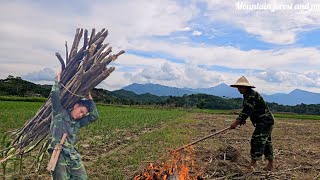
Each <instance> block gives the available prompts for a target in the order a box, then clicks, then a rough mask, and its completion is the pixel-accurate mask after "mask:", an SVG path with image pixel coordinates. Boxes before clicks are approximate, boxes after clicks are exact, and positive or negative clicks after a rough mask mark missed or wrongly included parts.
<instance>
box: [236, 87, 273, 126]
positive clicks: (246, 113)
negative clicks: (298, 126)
mask: <svg viewBox="0 0 320 180" xmlns="http://www.w3.org/2000/svg"><path fill="white" fill-rule="evenodd" d="M248 117H250V120H251V121H252V124H253V125H254V126H255V125H256V124H259V123H263V124H264V125H273V124H274V117H273V115H272V113H271V112H270V110H269V108H268V106H267V103H266V102H265V101H264V100H263V98H262V96H261V95H260V94H259V93H258V92H257V91H254V90H252V89H250V91H249V92H248V93H247V94H244V95H243V109H242V111H241V113H240V114H239V116H238V118H237V120H240V121H241V124H244V123H245V121H246V119H247V118H248Z"/></svg>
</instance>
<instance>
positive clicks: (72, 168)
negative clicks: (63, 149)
mask: <svg viewBox="0 0 320 180" xmlns="http://www.w3.org/2000/svg"><path fill="white" fill-rule="evenodd" d="M52 177H53V179H54V180H65V179H76V180H78V179H79V180H82V179H88V177H87V173H86V170H85V168H84V165H83V164H82V162H81V159H80V158H79V159H71V158H70V156H68V155H64V154H63V153H61V154H60V156H59V159H58V162H57V165H56V168H55V170H54V171H53V172H52Z"/></svg>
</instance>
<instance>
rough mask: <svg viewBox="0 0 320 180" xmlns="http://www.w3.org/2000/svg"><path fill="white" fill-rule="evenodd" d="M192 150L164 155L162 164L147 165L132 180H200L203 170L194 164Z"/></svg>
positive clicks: (161, 159)
mask: <svg viewBox="0 0 320 180" xmlns="http://www.w3.org/2000/svg"><path fill="white" fill-rule="evenodd" d="M194 159H195V156H194V153H193V150H192V149H191V148H188V149H186V150H183V151H179V152H177V151H173V152H171V153H168V154H165V155H164V156H163V157H162V158H160V161H161V162H162V163H149V164H148V165H147V166H146V168H145V169H144V170H143V171H142V172H140V173H139V174H138V175H136V176H135V177H134V180H193V179H201V178H200V177H201V175H202V174H203V170H202V169H203V168H201V167H200V168H199V167H197V166H196V164H195V161H194Z"/></svg>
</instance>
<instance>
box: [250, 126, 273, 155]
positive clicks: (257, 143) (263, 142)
mask: <svg viewBox="0 0 320 180" xmlns="http://www.w3.org/2000/svg"><path fill="white" fill-rule="evenodd" d="M272 128H273V126H272V125H271V126H270V125H264V124H256V128H255V130H254V132H253V134H252V138H251V151H250V153H251V159H253V160H260V159H262V155H264V156H265V159H267V160H273V159H274V156H273V148H272V141H271V133H272Z"/></svg>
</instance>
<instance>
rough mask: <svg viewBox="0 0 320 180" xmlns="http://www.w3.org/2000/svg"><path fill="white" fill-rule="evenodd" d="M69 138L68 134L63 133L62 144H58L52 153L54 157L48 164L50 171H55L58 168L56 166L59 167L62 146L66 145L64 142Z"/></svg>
mask: <svg viewBox="0 0 320 180" xmlns="http://www.w3.org/2000/svg"><path fill="white" fill-rule="evenodd" d="M66 138H67V133H63V136H62V138H61V140H60V144H57V145H56V146H55V147H54V150H53V152H52V155H51V159H50V161H49V163H48V167H47V170H48V171H54V169H55V168H56V165H57V162H58V159H59V155H60V152H61V150H62V145H63V144H64V141H65V140H66Z"/></svg>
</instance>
